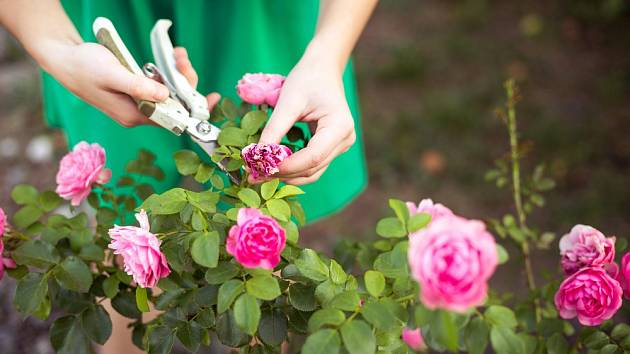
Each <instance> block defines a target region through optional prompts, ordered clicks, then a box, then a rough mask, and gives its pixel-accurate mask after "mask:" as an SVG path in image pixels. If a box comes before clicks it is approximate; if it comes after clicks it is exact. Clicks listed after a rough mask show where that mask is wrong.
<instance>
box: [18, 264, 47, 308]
mask: <svg viewBox="0 0 630 354" xmlns="http://www.w3.org/2000/svg"><path fill="white" fill-rule="evenodd" d="M46 294H48V279H47V278H46V277H45V276H44V275H43V274H42V273H29V274H27V275H25V276H24V277H23V278H22V279H20V280H18V282H17V287H16V289H15V297H13V304H14V305H15V308H16V309H17V310H18V311H19V312H21V313H22V314H24V315H25V316H28V315H30V314H32V313H33V312H35V310H37V308H38V307H39V306H40V304H41V303H42V302H43V301H44V299H45V298H46Z"/></svg>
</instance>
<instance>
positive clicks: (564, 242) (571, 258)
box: [560, 225, 616, 276]
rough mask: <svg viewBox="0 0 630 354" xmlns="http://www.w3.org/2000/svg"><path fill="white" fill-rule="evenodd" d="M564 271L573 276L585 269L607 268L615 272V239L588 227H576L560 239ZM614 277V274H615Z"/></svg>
mask: <svg viewBox="0 0 630 354" xmlns="http://www.w3.org/2000/svg"><path fill="white" fill-rule="evenodd" d="M560 255H561V256H562V260H561V264H562V269H563V270H564V273H565V274H566V275H571V274H573V273H575V272H577V271H578V270H580V269H582V268H584V267H606V268H608V269H609V270H612V271H614V269H615V268H616V267H615V266H611V265H612V264H614V259H615V238H614V237H608V238H607V237H606V236H604V234H602V233H601V232H599V231H598V230H597V229H595V228H593V227H591V226H587V225H575V226H574V227H573V228H572V229H571V232H569V233H568V234H566V235H564V236H562V238H561V239H560ZM613 276H614V274H613Z"/></svg>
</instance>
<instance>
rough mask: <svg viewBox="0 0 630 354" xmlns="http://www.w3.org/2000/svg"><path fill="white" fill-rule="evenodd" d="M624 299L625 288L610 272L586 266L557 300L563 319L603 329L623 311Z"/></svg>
mask: <svg viewBox="0 0 630 354" xmlns="http://www.w3.org/2000/svg"><path fill="white" fill-rule="evenodd" d="M621 297H622V290H621V285H620V284H619V282H618V281H617V280H615V279H613V278H612V277H611V276H610V275H609V274H608V273H607V272H606V270H604V269H603V268H599V267H586V268H582V269H580V270H579V271H577V272H576V273H574V274H573V275H571V276H569V277H568V278H567V279H565V280H564V281H563V282H562V284H561V285H560V288H559V289H558V292H557V293H556V296H555V299H554V300H555V304H556V308H557V309H558V312H559V313H560V317H562V318H564V319H567V320H568V319H571V318H574V317H576V316H577V318H578V321H580V323H581V324H582V325H584V326H599V325H600V324H601V323H602V322H604V321H606V320H608V319H610V318H611V317H613V316H614V315H615V313H616V312H617V310H619V308H620V307H621Z"/></svg>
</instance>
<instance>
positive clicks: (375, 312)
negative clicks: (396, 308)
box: [361, 302, 399, 330]
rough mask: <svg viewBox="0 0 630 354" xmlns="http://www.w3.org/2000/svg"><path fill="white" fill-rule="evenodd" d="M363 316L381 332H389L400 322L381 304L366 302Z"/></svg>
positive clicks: (362, 311) (362, 309) (362, 310)
mask: <svg viewBox="0 0 630 354" xmlns="http://www.w3.org/2000/svg"><path fill="white" fill-rule="evenodd" d="M361 315H362V316H363V318H365V320H366V321H368V322H369V323H371V324H372V325H373V326H374V327H376V328H378V329H381V330H389V329H390V328H392V327H393V326H395V325H396V324H397V323H398V322H399V321H398V320H397V319H396V317H395V316H394V314H393V313H392V311H390V309H389V308H388V307H387V306H385V305H383V304H381V303H380V302H366V303H365V304H363V307H361Z"/></svg>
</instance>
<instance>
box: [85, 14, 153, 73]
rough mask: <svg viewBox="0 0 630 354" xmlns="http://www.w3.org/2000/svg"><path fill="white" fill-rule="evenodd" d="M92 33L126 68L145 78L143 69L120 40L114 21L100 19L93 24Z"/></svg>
mask: <svg viewBox="0 0 630 354" xmlns="http://www.w3.org/2000/svg"><path fill="white" fill-rule="evenodd" d="M92 31H94V36H95V37H96V39H97V41H98V42H99V43H101V44H102V45H104V46H105V47H107V49H109V50H110V51H111V52H112V53H113V54H114V55H115V56H116V58H118V60H119V61H120V63H121V64H122V65H123V66H124V67H126V68H127V69H128V70H129V71H131V72H132V73H134V74H136V75H140V76H144V73H143V72H142V69H140V66H138V63H136V60H135V59H134V58H133V56H132V55H131V53H130V52H129V49H127V46H125V43H124V42H123V41H122V39H120V36H119V35H118V32H117V31H116V28H115V27H114V24H113V23H112V21H110V20H109V19H108V18H105V17H98V18H97V19H96V20H94V23H93V24H92Z"/></svg>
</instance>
